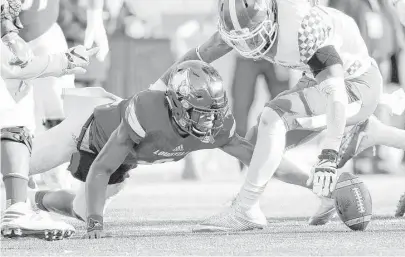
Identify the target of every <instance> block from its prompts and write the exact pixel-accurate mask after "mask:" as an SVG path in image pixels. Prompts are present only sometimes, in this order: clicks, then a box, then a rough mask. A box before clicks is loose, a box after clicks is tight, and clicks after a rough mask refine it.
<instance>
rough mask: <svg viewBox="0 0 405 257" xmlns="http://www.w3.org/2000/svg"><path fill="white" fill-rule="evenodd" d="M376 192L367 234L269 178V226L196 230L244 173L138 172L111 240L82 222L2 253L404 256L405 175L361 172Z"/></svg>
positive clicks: (109, 220) (111, 217) (118, 204)
mask: <svg viewBox="0 0 405 257" xmlns="http://www.w3.org/2000/svg"><path fill="white" fill-rule="evenodd" d="M362 179H363V180H364V181H365V183H366V184H367V186H368V187H369V189H370V191H371V195H372V197H373V207H374V214H375V216H374V219H373V221H372V222H371V223H370V225H369V227H368V229H367V230H366V231H365V232H352V231H350V230H349V229H348V228H347V227H346V226H345V225H344V224H343V223H341V221H340V220H338V219H336V218H335V219H334V220H333V221H332V222H331V223H329V224H327V225H325V226H320V227H312V226H309V225H307V218H308V217H309V216H310V215H311V214H312V213H313V212H314V211H315V209H316V207H317V205H318V199H317V198H316V197H315V196H314V195H312V193H311V192H310V191H308V190H306V189H301V188H298V187H295V186H291V185H286V184H283V183H281V182H278V181H272V182H270V183H269V186H268V188H267V189H266V191H265V194H264V195H263V197H262V198H261V206H262V208H263V210H264V212H265V214H266V216H267V217H268V220H269V225H268V227H266V228H265V229H264V230H260V231H251V232H242V233H231V234H226V233H216V234H209V233H204V234H195V233H192V232H191V228H192V227H193V226H194V225H195V224H197V223H198V221H199V220H201V219H203V218H205V217H207V216H209V215H212V214H215V213H217V212H218V211H220V210H221V208H223V204H224V203H225V202H226V201H228V200H230V199H232V196H233V195H234V194H235V193H236V192H237V190H238V189H239V187H240V183H239V181H238V179H235V177H233V179H230V181H229V182H224V181H223V180H217V181H204V180H203V181H202V182H183V181H178V180H177V179H175V176H174V175H173V177H171V178H170V177H169V178H168V177H166V178H164V179H162V178H160V179H156V180H157V181H154V182H151V181H150V179H149V178H148V179H146V176H143V175H142V174H140V175H135V176H134V177H132V179H131V181H130V183H129V185H128V186H127V187H126V189H125V191H123V192H122V193H121V195H120V196H119V197H117V199H116V200H115V201H114V202H113V203H112V204H111V205H110V206H109V209H108V211H107V214H106V229H107V231H108V232H110V233H111V234H112V237H111V238H105V239H101V240H92V241H89V240H82V239H80V236H81V235H82V234H83V232H84V231H83V229H84V225H83V223H79V222H76V221H75V220H72V219H66V221H68V222H72V223H73V224H74V225H75V226H76V228H77V233H76V234H75V235H74V236H73V237H72V238H71V239H69V240H63V241H57V242H46V241H41V240H36V239H27V238H23V239H19V240H11V239H2V240H1V244H2V245H1V251H2V252H1V255H2V256H27V255H30V256H60V255H62V256H87V255H90V256H94V255H97V256H125V255H130V256H133V255H405V241H404V238H405V219H404V218H401V219H394V218H392V216H393V212H394V209H395V206H396V203H397V200H398V198H399V196H400V194H402V193H403V190H404V185H405V177H404V176H367V177H362Z"/></svg>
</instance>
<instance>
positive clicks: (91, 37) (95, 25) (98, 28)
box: [84, 10, 110, 61]
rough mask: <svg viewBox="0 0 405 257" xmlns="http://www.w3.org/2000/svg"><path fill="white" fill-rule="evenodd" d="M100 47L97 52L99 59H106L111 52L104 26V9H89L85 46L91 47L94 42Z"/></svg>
mask: <svg viewBox="0 0 405 257" xmlns="http://www.w3.org/2000/svg"><path fill="white" fill-rule="evenodd" d="M94 43H95V44H96V46H97V47H99V48H100V51H99V52H98V54H97V56H96V57H97V59H98V60H99V61H104V59H105V57H106V56H107V54H108V52H109V50H110V49H109V45H108V38H107V32H106V30H105V27H104V21H103V11H102V10H88V11H87V26H86V31H85V36H84V46H85V47H87V48H91V47H92V46H93V44H94Z"/></svg>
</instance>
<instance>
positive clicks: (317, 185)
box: [307, 149, 338, 197]
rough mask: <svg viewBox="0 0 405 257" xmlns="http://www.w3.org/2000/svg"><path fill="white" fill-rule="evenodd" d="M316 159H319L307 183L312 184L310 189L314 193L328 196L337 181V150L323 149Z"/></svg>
mask: <svg viewBox="0 0 405 257" xmlns="http://www.w3.org/2000/svg"><path fill="white" fill-rule="evenodd" d="M318 159H319V161H318V163H317V164H316V165H315V167H314V168H313V169H312V172H311V175H310V177H309V179H308V181H307V185H308V186H310V185H311V184H312V191H313V192H314V193H315V194H317V195H319V196H325V197H330V195H331V192H332V191H333V190H334V189H335V186H336V182H337V161H338V152H337V151H335V150H330V149H324V150H322V152H321V155H319V156H318Z"/></svg>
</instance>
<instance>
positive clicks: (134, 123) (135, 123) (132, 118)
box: [125, 95, 146, 138]
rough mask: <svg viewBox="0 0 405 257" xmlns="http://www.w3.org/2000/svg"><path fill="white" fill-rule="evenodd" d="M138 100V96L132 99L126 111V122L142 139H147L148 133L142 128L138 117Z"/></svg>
mask: <svg viewBox="0 0 405 257" xmlns="http://www.w3.org/2000/svg"><path fill="white" fill-rule="evenodd" d="M137 100H138V96H137V95H136V96H134V97H132V99H131V100H129V104H128V106H127V107H126V109H125V120H126V121H127V123H128V125H129V126H130V127H131V129H132V130H133V131H134V132H135V133H136V134H137V135H138V136H140V137H142V138H143V137H145V136H146V132H145V130H144V129H143V128H142V126H141V124H140V122H139V120H138V117H137V115H136V102H137Z"/></svg>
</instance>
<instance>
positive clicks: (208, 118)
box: [166, 61, 229, 143]
mask: <svg viewBox="0 0 405 257" xmlns="http://www.w3.org/2000/svg"><path fill="white" fill-rule="evenodd" d="M166 100H167V102H168V105H169V108H170V110H171V115H172V118H173V119H174V121H175V122H176V124H177V125H178V126H179V127H180V128H181V129H182V130H183V131H185V132H187V133H188V134H190V135H193V136H195V137H197V138H198V139H200V140H201V141H202V142H204V143H213V141H214V137H215V136H216V135H217V134H218V133H219V132H220V130H221V129H222V127H223V122H224V118H225V116H226V114H227V112H228V110H229V104H228V98H227V96H226V92H225V89H224V86H223V82H222V78H221V76H220V75H219V73H218V72H217V71H216V70H215V68H214V67H212V66H211V65H209V64H207V63H205V62H202V61H185V62H183V63H180V64H179V65H178V66H177V67H176V68H175V69H174V70H173V71H172V72H171V74H170V77H169V81H168V89H167V90H166Z"/></svg>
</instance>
